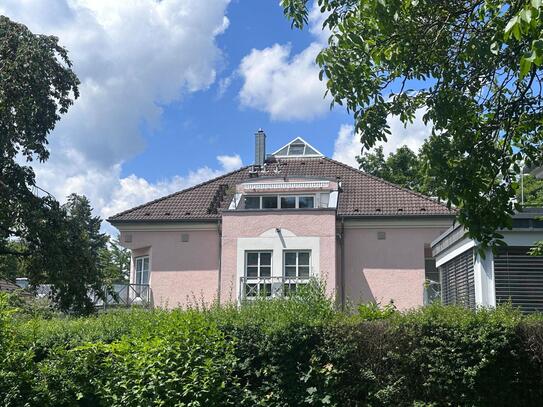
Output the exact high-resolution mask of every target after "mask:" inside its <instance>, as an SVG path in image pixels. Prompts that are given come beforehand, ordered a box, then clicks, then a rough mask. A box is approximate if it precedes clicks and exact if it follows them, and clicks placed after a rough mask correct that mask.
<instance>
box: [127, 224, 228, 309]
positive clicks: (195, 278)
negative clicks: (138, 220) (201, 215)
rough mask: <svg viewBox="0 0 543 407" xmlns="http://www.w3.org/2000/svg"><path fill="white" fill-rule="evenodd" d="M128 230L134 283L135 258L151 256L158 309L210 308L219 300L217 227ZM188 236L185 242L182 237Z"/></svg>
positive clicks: (152, 287)
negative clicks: (211, 304)
mask: <svg viewBox="0 0 543 407" xmlns="http://www.w3.org/2000/svg"><path fill="white" fill-rule="evenodd" d="M156 229H157V230H137V229H136V230H128V231H124V232H123V233H122V234H121V241H123V239H124V240H126V235H127V234H129V235H130V236H131V239H129V240H132V242H130V243H126V242H125V243H123V244H124V245H125V246H126V247H128V248H130V249H132V270H131V278H130V280H131V282H135V270H134V263H135V262H134V259H135V258H137V257H139V256H149V259H150V271H151V273H150V279H149V285H150V287H151V292H152V301H153V304H154V305H155V306H161V307H168V308H174V307H178V306H182V307H185V306H189V305H200V304H202V303H204V304H207V305H209V304H210V303H211V302H213V301H214V300H215V299H216V298H217V290H218V270H219V242H220V240H219V233H218V230H217V225H216V224H209V225H207V226H206V227H205V229H206V230H198V229H192V230H191V229H190V227H189V228H184V229H182V230H160V229H161V228H160V226H157V227H156ZM183 234H184V235H188V242H183V241H182V238H181V235H183Z"/></svg>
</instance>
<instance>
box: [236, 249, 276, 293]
mask: <svg viewBox="0 0 543 407" xmlns="http://www.w3.org/2000/svg"><path fill="white" fill-rule="evenodd" d="M253 253H256V254H258V260H257V265H256V268H257V269H256V276H249V275H248V273H247V268H248V267H255V266H249V261H248V258H249V254H253ZM263 253H266V254H269V255H270V264H269V266H268V265H265V266H262V265H261V263H260V257H261V254H263ZM261 267H269V268H270V275H269V276H262V275H261V270H260V269H261ZM244 275H245V286H243V287H242V289H243V290H245V294H244V297H245V298H246V299H250V298H256V297H258V296H260V295H265V296H267V297H271V296H272V277H273V250H246V251H245V265H244ZM266 279H268V281H266ZM249 286H252V287H255V288H256V291H252V293H254V294H251V295H248V293H247V288H248V287H249Z"/></svg>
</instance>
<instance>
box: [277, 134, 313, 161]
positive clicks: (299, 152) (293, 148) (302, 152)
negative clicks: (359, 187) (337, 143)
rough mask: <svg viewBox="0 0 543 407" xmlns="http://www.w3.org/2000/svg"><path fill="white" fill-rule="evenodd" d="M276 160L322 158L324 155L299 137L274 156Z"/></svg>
mask: <svg viewBox="0 0 543 407" xmlns="http://www.w3.org/2000/svg"><path fill="white" fill-rule="evenodd" d="M272 155H273V156H274V157H276V158H295V157H322V156H323V155H322V153H321V152H319V151H317V149H316V148H314V147H313V146H311V145H310V144H309V143H308V142H307V141H305V140H304V139H302V138H301V137H297V138H295V139H294V140H292V141H291V142H290V143H288V144H287V145H285V146H283V147H281V148H280V149H279V150H277V151H276V152H275V153H273V154H272Z"/></svg>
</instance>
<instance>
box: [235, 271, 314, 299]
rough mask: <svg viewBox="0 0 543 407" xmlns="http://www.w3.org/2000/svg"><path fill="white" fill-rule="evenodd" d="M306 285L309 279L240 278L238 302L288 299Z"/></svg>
mask: <svg viewBox="0 0 543 407" xmlns="http://www.w3.org/2000/svg"><path fill="white" fill-rule="evenodd" d="M308 283H309V278H300V277H285V276H282V277H241V278H240V291H239V293H240V294H239V300H240V301H245V300H253V299H255V298H277V297H288V296H289V295H292V294H294V293H295V292H296V290H297V289H298V288H300V287H302V286H304V285H306V284H308Z"/></svg>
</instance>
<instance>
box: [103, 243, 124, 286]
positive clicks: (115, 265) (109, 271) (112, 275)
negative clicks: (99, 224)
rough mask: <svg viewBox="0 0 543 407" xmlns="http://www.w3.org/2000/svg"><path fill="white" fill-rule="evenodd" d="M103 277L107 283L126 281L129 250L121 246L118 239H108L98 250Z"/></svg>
mask: <svg viewBox="0 0 543 407" xmlns="http://www.w3.org/2000/svg"><path fill="white" fill-rule="evenodd" d="M99 257H100V264H101V267H102V269H103V275H104V279H105V280H106V281H107V282H108V283H123V282H127V281H128V279H129V273H130V250H128V249H125V248H124V247H122V246H121V244H120V242H119V239H118V238H117V239H110V240H109V242H108V245H107V247H104V248H102V249H101V250H100V252H99Z"/></svg>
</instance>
